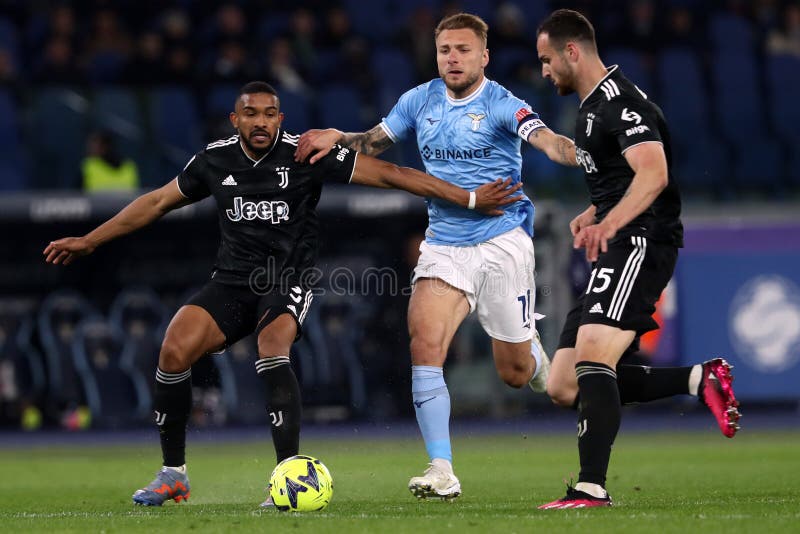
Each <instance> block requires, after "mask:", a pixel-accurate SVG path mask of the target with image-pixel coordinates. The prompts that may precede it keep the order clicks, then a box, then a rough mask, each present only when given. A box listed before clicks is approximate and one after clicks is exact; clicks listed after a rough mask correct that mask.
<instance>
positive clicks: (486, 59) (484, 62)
mask: <svg viewBox="0 0 800 534" xmlns="http://www.w3.org/2000/svg"><path fill="white" fill-rule="evenodd" d="M488 64H489V49H488V48H484V49H483V57H482V58H481V67H483V68H484V69H485V68H486V65H488Z"/></svg>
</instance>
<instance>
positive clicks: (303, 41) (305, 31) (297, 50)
mask: <svg viewBox="0 0 800 534" xmlns="http://www.w3.org/2000/svg"><path fill="white" fill-rule="evenodd" d="M289 26H290V28H289V31H288V33H287V34H286V35H285V37H286V38H287V39H288V41H289V44H290V46H291V47H292V54H293V55H294V59H295V61H296V62H297V66H298V68H299V69H300V72H301V73H302V74H303V75H304V76H309V75H310V74H312V73H313V72H314V69H315V68H316V67H317V48H316V42H315V33H314V32H315V30H316V26H317V21H316V19H315V18H314V13H313V12H312V11H311V10H310V9H306V8H304V7H301V8H298V9H296V10H295V11H294V12H293V13H292V18H291V20H290V23H289Z"/></svg>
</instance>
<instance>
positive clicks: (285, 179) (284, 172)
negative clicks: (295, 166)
mask: <svg viewBox="0 0 800 534" xmlns="http://www.w3.org/2000/svg"><path fill="white" fill-rule="evenodd" d="M275 172H277V173H278V176H280V177H281V181H280V183H279V184H278V186H280V188H281V189H286V186H287V185H289V167H276V168H275Z"/></svg>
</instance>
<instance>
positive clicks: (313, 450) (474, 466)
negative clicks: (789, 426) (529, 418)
mask: <svg viewBox="0 0 800 534" xmlns="http://www.w3.org/2000/svg"><path fill="white" fill-rule="evenodd" d="M154 438H155V436H154ZM190 438H191V436H190ZM799 444H800V432H798V431H794V432H792V431H758V432H755V431H754V432H753V433H750V434H748V433H747V432H741V433H740V435H739V436H737V437H736V438H735V439H733V440H727V439H725V438H723V437H722V436H720V435H719V434H716V433H711V432H707V433H706V432H702V433H691V434H690V433H652V434H646V433H628V434H625V433H624V432H623V433H622V434H621V435H620V436H619V438H618V439H617V443H616V444H615V446H614V454H613V457H612V465H611V469H610V473H609V484H608V487H609V490H610V491H611V494H612V496H613V498H614V500H615V507H614V508H609V509H592V510H569V511H556V510H549V511H543V510H536V505H539V504H542V503H544V502H547V501H550V500H553V499H555V498H558V497H561V496H562V493H563V491H564V485H563V483H562V479H564V478H565V477H568V476H569V474H570V473H573V472H576V471H577V452H576V448H575V438H574V436H566V435H550V436H544V437H540V436H533V435H529V436H527V437H526V436H522V435H508V434H505V435H498V436H487V435H481V436H468V435H460V436H456V437H455V438H454V449H455V451H456V454H457V456H456V472H457V474H458V475H459V477H460V478H461V483H462V487H463V491H464V493H463V495H462V497H461V498H460V499H458V500H457V501H455V502H452V503H445V502H437V501H421V502H417V501H416V500H415V499H414V498H413V497H412V496H411V494H410V493H409V492H408V490H407V489H406V483H407V481H408V478H409V477H410V476H412V475H415V474H417V473H418V472H420V471H421V470H422V468H423V467H424V465H425V457H424V452H423V449H422V446H421V443H420V442H419V441H417V440H416V439H411V438H409V439H403V440H398V439H391V438H385V439H384V438H380V437H379V438H377V439H376V438H370V439H358V440H356V439H346V440H344V439H341V438H340V439H323V438H315V439H308V440H306V441H304V443H303V452H304V453H305V454H311V455H314V456H317V457H319V458H320V459H322V460H323V462H325V463H326V465H327V466H328V467H329V468H330V470H331V472H332V474H333V478H334V488H335V491H334V496H333V501H332V502H331V505H330V506H329V507H328V508H327V509H326V510H324V511H322V512H316V513H309V514H292V513H281V512H276V511H261V510H259V508H258V506H257V505H258V503H259V502H260V500H261V499H262V498H263V497H264V496H265V491H264V486H265V484H266V480H267V477H268V475H269V472H270V471H271V469H272V467H273V453H272V447H271V444H270V443H269V442H268V441H264V442H260V441H252V442H247V443H242V444H230V443H223V444H211V443H207V442H206V443H203V444H198V445H191V443H190V448H189V467H190V471H189V474H190V479H191V484H192V497H191V499H190V500H189V502H188V503H182V504H179V505H176V504H175V503H173V502H169V503H168V504H167V505H165V506H164V507H162V508H141V507H134V506H133V505H132V504H131V499H130V495H131V493H132V492H133V490H135V489H136V488H137V487H139V486H141V485H143V484H145V483H147V482H149V481H150V479H151V478H152V476H153V474H154V472H155V470H156V469H157V467H158V459H159V451H158V448H157V443H156V440H155V439H154V442H153V443H152V444H151V445H146V446H138V447H132V446H113V445H109V446H107V445H83V446H70V447H58V446H55V447H48V448H45V447H28V448H26V449H24V450H23V449H14V448H8V447H6V448H0V525H2V529H1V530H2V531H3V532H20V531H27V532H31V531H33V532H48V533H50V532H155V531H158V532H240V531H241V532H292V531H295V532H296V531H300V529H303V530H304V531H306V532H314V533H323V532H337V533H339V532H342V533H344V532H347V533H349V532H391V533H392V534H396V533H402V532H415V533H419V532H458V533H459V534H466V533H473V532H501V533H504V534H510V533H514V532H556V533H559V532H580V531H583V532H591V533H592V534H595V533H600V532H615V533H616V532H637V533H639V532H645V533H649V532H652V533H656V532H658V533H661V532H676V533H681V534H688V533H690V532H703V533H704V534H705V533H712V532H757V533H759V534H763V533H766V532H780V533H786V532H800V489H798V481H800V460H799V459H798V453H799V452H800V445H799Z"/></svg>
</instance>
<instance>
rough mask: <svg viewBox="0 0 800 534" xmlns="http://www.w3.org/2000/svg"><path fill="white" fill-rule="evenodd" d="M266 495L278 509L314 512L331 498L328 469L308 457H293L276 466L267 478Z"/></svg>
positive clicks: (325, 504)
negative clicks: (267, 487)
mask: <svg viewBox="0 0 800 534" xmlns="http://www.w3.org/2000/svg"><path fill="white" fill-rule="evenodd" d="M269 494H270V496H271V497H272V502H274V503H275V507H276V508H277V509H278V510H283V511H286V510H289V511H292V512H314V511H317V510H322V509H323V508H325V507H326V506H328V503H329V502H331V497H333V479H332V478H331V473H330V471H328V468H327V467H325V465H323V463H322V462H320V461H319V460H317V459H316V458H312V457H311V456H302V455H298V456H292V457H290V458H286V459H285V460H284V461H282V462H281V463H279V464H278V465H277V466H275V469H274V470H273V471H272V475H270V477H269Z"/></svg>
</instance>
